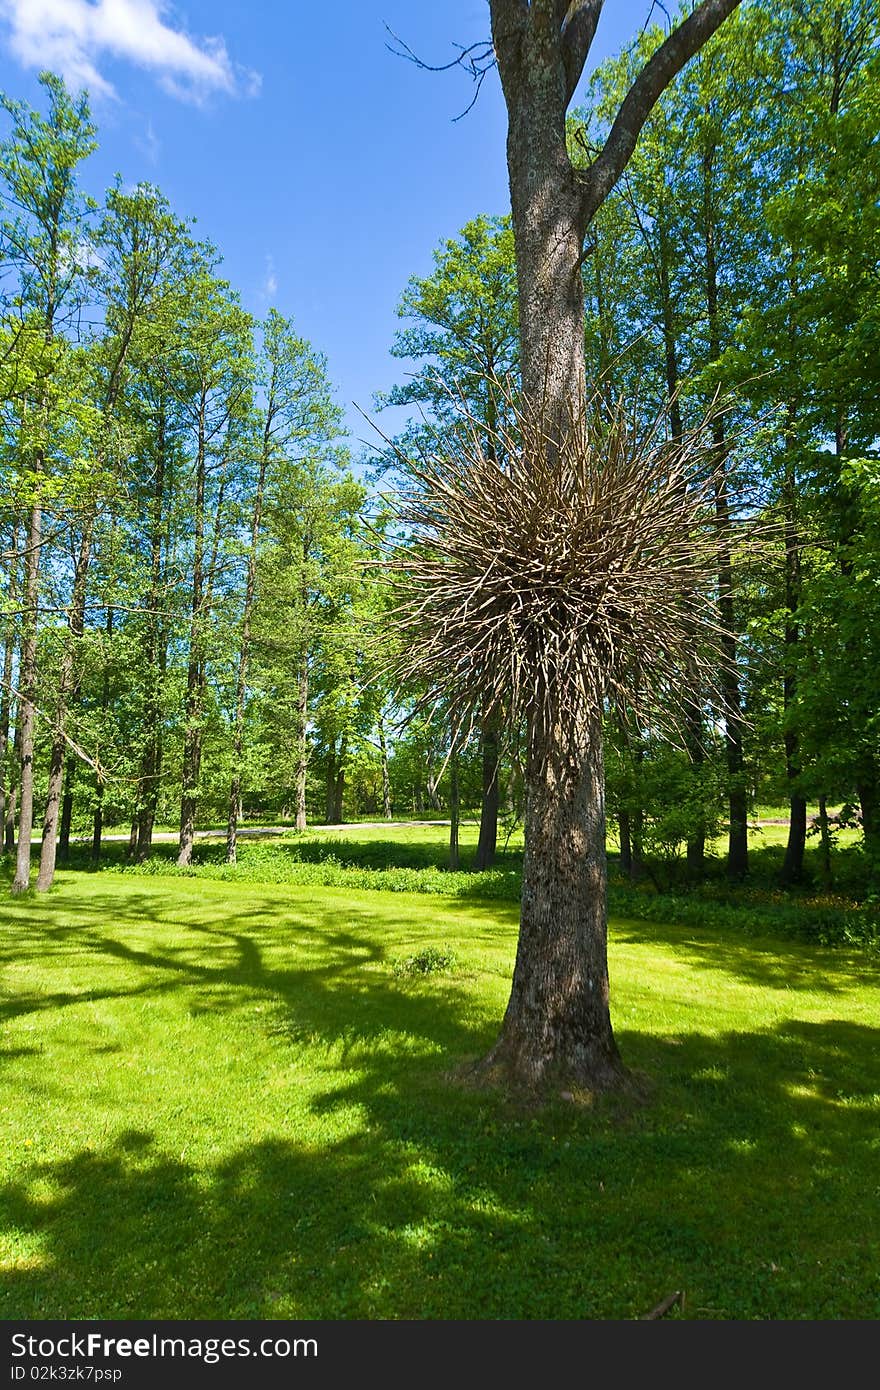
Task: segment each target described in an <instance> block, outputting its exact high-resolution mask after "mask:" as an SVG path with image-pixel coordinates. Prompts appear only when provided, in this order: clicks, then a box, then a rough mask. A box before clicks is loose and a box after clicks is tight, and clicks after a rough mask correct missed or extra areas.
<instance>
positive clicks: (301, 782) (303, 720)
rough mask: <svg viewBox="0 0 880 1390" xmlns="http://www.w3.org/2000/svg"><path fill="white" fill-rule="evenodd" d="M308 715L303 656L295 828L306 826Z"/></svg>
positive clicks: (305, 659)
mask: <svg viewBox="0 0 880 1390" xmlns="http://www.w3.org/2000/svg"><path fill="white" fill-rule="evenodd" d="M308 716H309V662H308V657H306V656H304V657H303V658H302V660H301V662H300V668H299V682H298V686H297V699H296V730H295V749H296V761H295V764H294V771H293V790H294V796H295V798H296V819H295V821H294V827H295V829H297V830H305V828H306V778H307V775H308V768H309V741H308Z"/></svg>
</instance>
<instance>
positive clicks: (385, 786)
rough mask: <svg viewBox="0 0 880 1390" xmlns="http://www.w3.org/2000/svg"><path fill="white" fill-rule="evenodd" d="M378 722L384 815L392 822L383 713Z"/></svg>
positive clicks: (392, 812)
mask: <svg viewBox="0 0 880 1390" xmlns="http://www.w3.org/2000/svg"><path fill="white" fill-rule="evenodd" d="M377 722H378V729H379V756H380V757H381V760H382V814H383V816H384V817H385V819H386V820H391V817H392V816H393V814H394V811H393V809H392V806H391V779H390V777H389V776H388V748H387V745H386V743H385V723H384V720H383V719H382V715H381V713H380V715H379V718H378V721H377Z"/></svg>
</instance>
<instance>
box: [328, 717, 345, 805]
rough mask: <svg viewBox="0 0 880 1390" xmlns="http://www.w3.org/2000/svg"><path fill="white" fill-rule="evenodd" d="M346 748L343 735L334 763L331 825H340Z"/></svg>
mask: <svg viewBox="0 0 880 1390" xmlns="http://www.w3.org/2000/svg"><path fill="white" fill-rule="evenodd" d="M347 748H348V739H347V738H346V736H345V734H343V735H342V738H341V739H340V741H339V756H338V758H337V762H336V776H335V777H334V779H333V791H332V798H331V820H330V823H331V825H341V824H342V802H343V797H344V795H345V756H346V752H347Z"/></svg>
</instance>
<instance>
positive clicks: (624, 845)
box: [617, 811, 633, 878]
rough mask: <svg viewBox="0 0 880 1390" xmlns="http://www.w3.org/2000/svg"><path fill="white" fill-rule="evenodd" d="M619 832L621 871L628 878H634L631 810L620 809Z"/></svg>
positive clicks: (618, 816) (618, 817)
mask: <svg viewBox="0 0 880 1390" xmlns="http://www.w3.org/2000/svg"><path fill="white" fill-rule="evenodd" d="M617 833H618V835H619V836H620V872H621V873H622V874H625V875H626V877H627V878H632V864H633V854H632V837H631V834H630V823H629V811H618V813H617Z"/></svg>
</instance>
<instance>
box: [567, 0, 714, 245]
mask: <svg viewBox="0 0 880 1390" xmlns="http://www.w3.org/2000/svg"><path fill="white" fill-rule="evenodd" d="M739 3H740V0H702V4H700V5H698V6H697V8H696V9H695V10H694V12H693V14H691V15H689V16H688V18H687V19H686V20H684V22H683V23H682V24H680V25H679V26H678V28H677V29H674V30H673V32H672V33H671V34H670V35H669V37H668V39H666V40H664V42H663V43H662V44H661V45H660V47H659V48H658V49H657V51H656V53H654V54H652V56H651V57H650V58H649V59H648V61H647V63H646V64H645V66H644V67H643V68H642V70H641V72H640V73H639V75H638V77H637V78H636V80H635V82H634V83H633V85H632V86H631V87H630V89H629V91H628V92H627V94H626V96H625V97H624V100H623V104H622V105H621V108H620V110H619V112H618V113H617V119H616V120H615V122H614V124H613V125H612V127H611V131H610V133H609V135H608V139H607V140H606V141H605V145H604V147H603V149H602V152H601V153H600V154H599V155H598V157H597V158H596V159H595V160H594V161H593V163H592V164H591V166H590V168H589V169H588V170H587V172H586V175H585V177H584V180H583V192H582V194H581V206H580V215H581V224H582V226H583V227H584V229H586V228H587V227H588V226H589V224H590V222H591V221H592V219H593V218H594V217H595V215H596V213H597V212H598V210H599V208H600V207H601V206H602V204H603V202H604V201H605V199H606V198H607V197H608V194H609V193H610V192H611V190H612V188H613V187H614V185H615V184H616V183H617V180H618V179H619V178H620V176H621V174H622V173H623V171H624V169H625V168H626V165H627V162H628V160H629V158H630V155H631V154H632V152H633V150H634V149H635V146H636V141H637V140H638V138H639V134H640V132H641V129H642V126H643V125H644V124H645V121H646V120H647V119H648V117H649V115H650V114H651V111H652V110H653V109H654V106H655V105H656V103H657V101H658V100H659V98H660V97H661V95H662V94H663V92H664V91H665V90H666V88H667V87H668V86H669V84H670V82H671V81H672V80H673V78H674V77H676V76H677V75H678V73H679V72H680V71H681V69H682V68H683V67H684V65H685V63H687V62H688V61H689V60H690V59H691V58H693V56H694V54H695V53H698V52H699V50H700V49H701V48H702V47H703V45H704V44H705V43H707V42H708V40H709V39H710V38H711V37H712V35H713V34H714V33H715V31H716V30H717V29H718V28H719V27H720V26H721V25H722V24H723V23H724V21H725V19H727V17H728V15H729V14H731V13H732V12H733V11H734V10H735V9H736V7H737V5H738V4H739Z"/></svg>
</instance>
